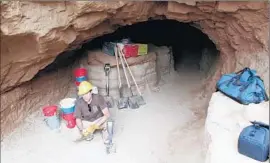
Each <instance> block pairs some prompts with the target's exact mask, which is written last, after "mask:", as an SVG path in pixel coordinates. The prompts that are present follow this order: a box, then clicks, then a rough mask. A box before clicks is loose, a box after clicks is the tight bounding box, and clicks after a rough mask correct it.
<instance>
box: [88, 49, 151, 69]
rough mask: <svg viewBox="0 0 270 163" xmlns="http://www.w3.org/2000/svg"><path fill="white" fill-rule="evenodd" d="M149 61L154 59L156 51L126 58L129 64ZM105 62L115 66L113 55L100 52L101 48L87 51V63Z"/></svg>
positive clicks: (100, 63) (96, 64) (99, 63)
mask: <svg viewBox="0 0 270 163" xmlns="http://www.w3.org/2000/svg"><path fill="white" fill-rule="evenodd" d="M150 61H156V53H155V52H151V53H149V54H148V55H145V56H138V57H131V58H127V62H128V64H129V65H130V66H132V65H137V64H140V63H146V62H150ZM105 63H110V65H111V67H116V60H115V56H110V55H107V54H105V53H104V52H102V51H101V50H95V51H89V52H88V64H89V65H95V66H98V65H99V66H100V65H104V64H105Z"/></svg>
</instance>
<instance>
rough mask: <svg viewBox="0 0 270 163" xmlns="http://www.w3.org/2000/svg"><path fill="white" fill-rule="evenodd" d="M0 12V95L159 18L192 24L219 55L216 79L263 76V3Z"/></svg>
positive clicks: (30, 7) (68, 5)
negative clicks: (59, 61) (100, 41)
mask: <svg viewBox="0 0 270 163" xmlns="http://www.w3.org/2000/svg"><path fill="white" fill-rule="evenodd" d="M1 8H2V11H1V20H2V22H1V35H2V38H1V47H2V48H1V92H4V91H7V90H9V89H11V88H13V87H14V86H18V85H19V84H21V83H23V82H25V81H29V80H30V79H31V78H32V77H33V76H34V75H35V74H36V73H37V72H38V71H39V70H40V69H42V68H44V67H45V66H46V65H48V64H50V63H51V62H52V61H53V59H54V58H55V57H56V56H57V55H58V54H59V53H60V52H62V51H64V50H67V49H70V48H75V47H78V46H80V45H81V44H82V43H83V42H84V41H86V40H88V39H92V38H95V37H97V36H101V35H103V34H105V33H110V32H113V31H114V30H116V29H117V27H118V26H123V25H128V24H133V23H136V22H141V21H146V20H148V19H149V18H156V19H160V16H163V17H164V16H165V18H167V19H176V20H178V21H180V22H195V23H196V24H198V25H199V26H200V28H201V30H202V31H203V32H204V33H206V34H208V36H209V37H210V38H211V39H212V40H213V41H214V43H216V45H217V47H218V49H219V50H220V51H221V56H222V63H223V64H222V65H221V66H220V70H221V72H222V73H225V72H229V71H233V70H235V69H236V68H240V67H243V66H249V65H251V66H252V67H254V68H258V67H263V68H261V69H260V71H259V73H262V74H264V73H267V72H266V71H267V70H268V67H267V66H265V65H264V64H265V63H268V57H265V56H266V55H267V52H268V44H267V43H268V31H269V30H268V29H269V26H268V12H267V10H268V4H267V2H196V3H195V2H194V3H179V2H121V1H120V2H97V1H93V2H77V1H76V2H2V4H1ZM249 56H253V57H251V58H249ZM254 58H260V59H257V62H256V63H257V65H254V64H252V63H253V62H254V60H253V59H254ZM261 58H263V59H261ZM261 62H263V66H260V65H261Z"/></svg>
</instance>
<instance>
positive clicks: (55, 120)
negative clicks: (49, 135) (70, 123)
mask: <svg viewBox="0 0 270 163" xmlns="http://www.w3.org/2000/svg"><path fill="white" fill-rule="evenodd" d="M45 122H46V125H47V126H48V127H49V128H50V129H51V130H55V129H59V128H60V120H59V117H58V116H56V115H54V116H50V117H46V118H45Z"/></svg>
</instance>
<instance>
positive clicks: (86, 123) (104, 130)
mask: <svg viewBox="0 0 270 163" xmlns="http://www.w3.org/2000/svg"><path fill="white" fill-rule="evenodd" d="M82 123H83V127H84V129H86V128H88V127H90V125H91V122H89V121H82ZM99 130H102V139H103V142H104V144H106V143H108V142H109V134H108V131H107V121H105V122H104V123H103V124H101V125H100V129H99Z"/></svg>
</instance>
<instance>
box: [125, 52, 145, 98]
mask: <svg viewBox="0 0 270 163" xmlns="http://www.w3.org/2000/svg"><path fill="white" fill-rule="evenodd" d="M120 53H121V54H120V55H121V56H123V58H124V61H125V63H126V65H127V68H128V71H129V73H130V75H131V77H132V80H133V82H134V83H135V86H136V88H137V91H138V93H139V95H140V96H141V95H142V93H141V91H140V89H139V87H138V85H137V82H136V80H135V78H134V76H133V74H132V72H131V69H130V67H129V65H128V63H127V59H126V58H125V56H124V54H123V53H122V51H120Z"/></svg>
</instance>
